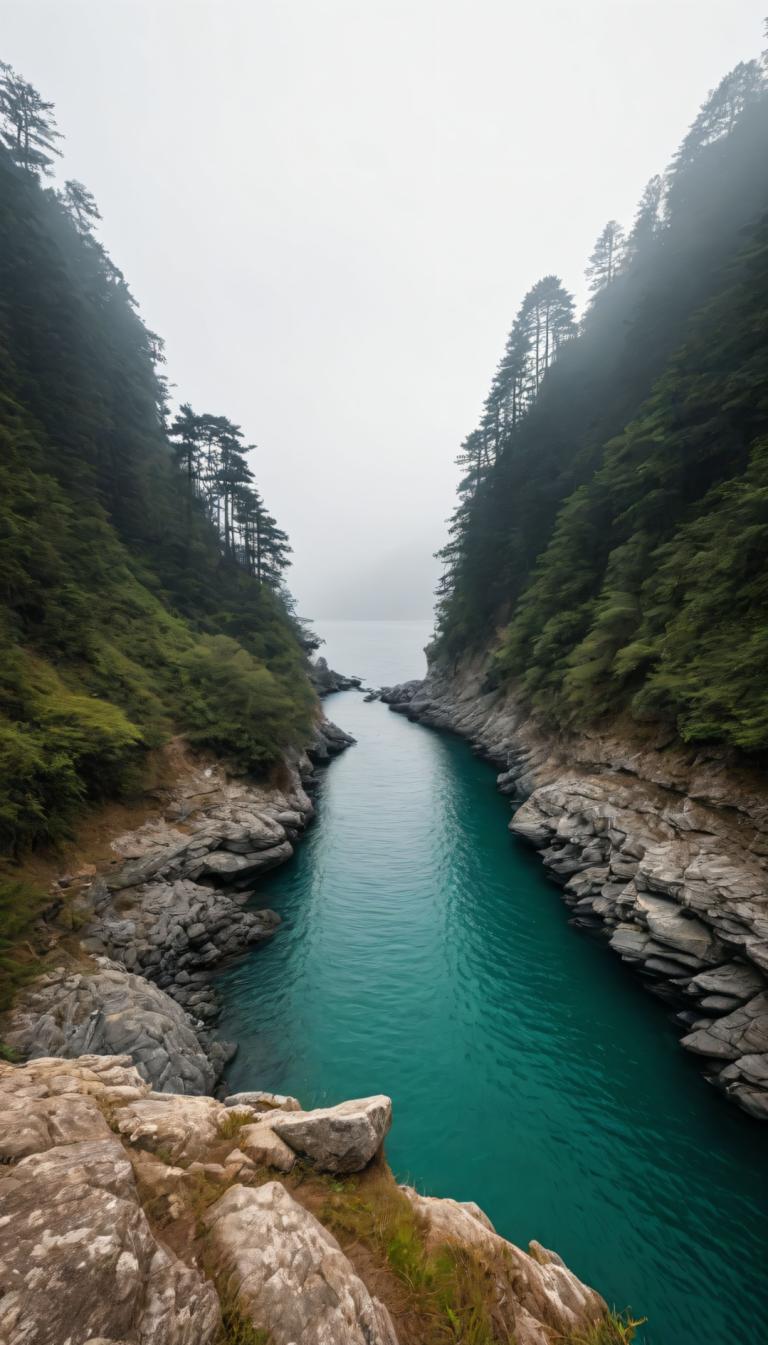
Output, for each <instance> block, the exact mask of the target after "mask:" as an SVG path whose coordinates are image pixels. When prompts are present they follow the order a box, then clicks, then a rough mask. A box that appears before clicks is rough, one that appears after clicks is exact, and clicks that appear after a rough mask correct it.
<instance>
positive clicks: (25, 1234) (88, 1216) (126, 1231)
mask: <svg viewBox="0 0 768 1345" xmlns="http://www.w3.org/2000/svg"><path fill="white" fill-rule="evenodd" d="M110 1075H111V1077H110ZM126 1075H127V1076H128V1078H129V1079H130V1080H132V1081H133V1082H134V1084H135V1086H137V1087H139V1086H140V1085H141V1080H140V1077H139V1075H138V1074H137V1072H136V1071H135V1070H134V1069H126V1068H125V1067H124V1066H120V1065H118V1066H115V1065H114V1063H113V1061H112V1060H111V1059H108V1060H105V1059H104V1058H99V1057H93V1056H92V1057H84V1058H83V1059H81V1060H78V1061H76V1062H69V1061H67V1062H62V1061H60V1060H55V1059H51V1060H40V1061H36V1062H34V1063H33V1064H31V1065H27V1066H25V1067H23V1068H19V1067H14V1066H3V1067H2V1068H0V1104H2V1105H3V1106H4V1105H5V1104H6V1103H7V1102H8V1101H9V1099H10V1100H13V1101H15V1102H21V1103H23V1105H24V1108H25V1111H26V1123H27V1130H28V1132H29V1131H30V1130H31V1129H33V1128H34V1126H35V1122H36V1121H37V1123H38V1126H37V1129H38V1134H39V1136H40V1140H41V1147H40V1148H39V1149H38V1150H36V1151H34V1150H31V1149H30V1151H29V1152H28V1153H27V1154H26V1156H25V1157H23V1158H21V1159H19V1161H17V1162H16V1163H14V1164H13V1166H10V1167H6V1168H5V1169H1V1170H0V1207H2V1217H1V1218H0V1264H2V1266H3V1286H2V1288H3V1292H2V1294H1V1295H0V1340H2V1341H4V1342H5V1341H8V1342H9V1345H10V1342H13V1343H14V1345H16V1342H19V1345H21V1342H23V1345H62V1342H64V1341H67V1342H69V1345H85V1343H86V1342H93V1341H94V1340H100V1339H104V1340H107V1341H109V1342H120V1341H130V1342H131V1345H211V1343H212V1342H213V1341H214V1340H215V1338H216V1336H217V1334H218V1332H219V1329H220V1313H219V1305H218V1300H217V1297H216V1294H215V1291H214V1289H213V1287H212V1286H211V1285H210V1284H209V1283H207V1282H206V1281H205V1280H204V1279H203V1278H202V1276H201V1275H200V1273H199V1272H198V1271H197V1270H193V1269H191V1268H190V1267H188V1266H186V1265H184V1264H183V1263H182V1262H181V1261H179V1260H178V1259H177V1258H176V1257H175V1256H174V1255H173V1254H172V1253H171V1252H170V1251H168V1250H167V1248H165V1247H164V1246H163V1245H162V1244H161V1243H159V1242H158V1241H157V1240H156V1238H155V1237H154V1234H153V1233H152V1230H151V1228H150V1226H149V1224H148V1222H147V1219H146V1216H145V1214H144V1211H143V1209H142V1207H141V1205H140V1203H139V1199H138V1192H137V1188H136V1183H135V1180H134V1176H133V1171H132V1168H131V1164H130V1162H129V1160H128V1158H127V1156H126V1153H125V1150H124V1149H123V1146H122V1145H121V1143H120V1142H119V1140H118V1139H117V1138H116V1137H115V1136H114V1135H113V1134H111V1132H110V1130H109V1127H108V1126H107V1125H106V1123H105V1121H104V1118H103V1116H102V1114H101V1111H100V1110H99V1106H98V1105H97V1102H98V1101H106V1100H108V1097H109V1094H110V1092H111V1091H112V1090H114V1089H115V1088H121V1087H129V1086H130V1084H121V1083H120V1078H121V1076H122V1077H125V1076H126ZM75 1104H77V1115H76V1117H75V1124H74V1126H71V1124H70V1123H71V1121H72V1115H73V1113H72V1108H73V1106H75ZM0 1125H1V1126H2V1129H3V1131H4V1132H5V1130H6V1125H5V1121H3V1122H0ZM57 1127H58V1129H57ZM68 1129H69V1131H70V1134H73V1133H74V1134H76V1135H77V1138H76V1139H74V1140H72V1142H63V1143H62V1142H61V1139H62V1138H63V1137H65V1136H66V1132H67V1130H68ZM52 1141H53V1142H52ZM27 1148H28V1149H29V1145H27Z"/></svg>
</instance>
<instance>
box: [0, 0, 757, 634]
mask: <svg viewBox="0 0 768 1345" xmlns="http://www.w3.org/2000/svg"><path fill="white" fill-rule="evenodd" d="M763 9H764V0H761V3H757V0H742V3H740V4H739V5H737V6H729V7H726V6H724V5H722V4H721V3H718V0H704V2H703V3H691V2H690V0H680V2H679V3H676V4H672V5H670V4H668V3H667V4H661V3H659V2H658V0H626V2H622V0H619V2H618V3H617V2H616V0H593V2H592V3H588V4H585V5H582V6H580V7H578V9H576V8H574V7H573V6H571V5H567V4H564V3H560V4H555V3H543V4H540V5H538V6H536V8H535V9H532V8H530V7H527V6H523V5H520V4H514V3H508V0H480V2H479V3H469V0H415V3H414V2H413V0H412V2H411V3H408V4H406V3H404V0H386V3H384V2H383V0H381V2H380V0H370V2H369V3H366V4H364V5H360V4H358V3H355V0H327V3H325V4H323V5H322V6H319V5H314V4H311V3H309V2H308V0H303V2H302V0H297V2H296V3H293V4H285V3H281V0H257V2H256V3H252V4H251V3H249V4H245V3H240V0H228V3H224V4H220V3H215V4H214V3H211V2H210V0H165V3H164V4H162V5H157V4H155V3H149V2H148V0H112V2H111V3H110V4H109V5H104V4H103V3H98V0H67V3H66V4H62V3H61V2H60V0H23V2H22V0H0V13H1V14H2V17H3V20H4V32H3V44H2V50H0V59H3V60H5V61H8V62H10V63H11V64H12V65H13V66H14V67H15V68H16V69H17V70H18V71H19V72H20V73H22V74H23V75H24V77H25V78H27V79H29V80H30V81H31V82H32V83H33V84H34V85H35V86H36V87H38V88H39V90H40V92H41V93H42V95H43V97H45V98H46V99H50V100H51V101H52V102H53V103H54V104H55V105H56V115H57V119H58V123H59V127H60V129H61V130H62V132H63V133H64V135H65V137H66V139H65V142H64V155H65V157H64V161H63V164H62V165H61V167H58V168H57V177H58V178H59V179H60V180H62V179H63V178H64V177H74V178H78V179H80V180H82V181H83V182H84V183H85V184H86V185H87V187H88V188H89V189H90V190H91V191H92V192H93V194H94V196H95V197H96V200H97V202H98V204H99V207H100V209H101V211H102V214H103V217H104V218H103V224H102V226H101V229H100V237H101V238H102V240H103V242H104V243H105V245H106V247H107V248H108V250H109V251H110V253H111V255H112V257H113V258H114V260H115V262H116V263H117V265H118V266H120V268H121V269H122V270H123V271H124V272H125V275H126V277H127V279H128V282H129V284H130V286H131V289H132V292H133V293H134V295H135V296H136V298H137V300H138V302H139V305H140V308H141V312H142V314H143V316H144V318H145V320H146V322H147V323H148V325H149V326H150V327H151V328H152V329H153V330H155V331H157V332H158V333H159V334H160V335H161V336H162V337H163V338H164V340H165V341H166V353H167V358H168V365H167V373H168V376H169V378H170V379H171V381H172V383H173V384H174V385H175V387H174V389H173V391H174V396H175V397H176V398H177V399H178V400H184V401H189V402H191V403H192V405H193V406H194V408H195V409H196V410H200V411H212V412H214V413H217V414H219V413H220V414H225V415H228V416H230V417H231V418H232V419H233V420H235V421H237V422H239V423H241V424H242V426H243V429H244V432H245V434H246V437H247V439H248V440H253V441H255V442H256V443H257V445H258V450H257V452H255V453H254V455H253V457H252V464H251V465H252V467H253V469H254V471H255V473H256V478H257V483H258V485H259V487H260V489H261V490H262V492H263V494H264V496H265V499H266V501H267V504H268V505H269V508H270V509H271V511H272V512H273V513H274V514H275V515H276V517H277V519H278V521H279V523H280V525H281V526H282V527H284V528H285V529H286V530H287V531H288V533H289V535H290V538H291V542H292V545H293V548H294V566H293V568H292V569H291V570H290V571H289V573H288V583H289V586H290V588H291V589H292V591H293V592H294V594H295V596H296V598H297V601H298V606H299V610H300V612H301V613H302V615H304V616H306V617H309V618H314V619H315V620H318V621H320V622H321V621H322V620H323V619H325V620H339V619H348V620H360V619H367V618H370V619H388V620H403V619H409V620H428V619H429V617H430V616H431V609H432V588H433V584H434V580H435V578H436V575H437V570H438V567H437V563H436V562H435V561H434V560H433V558H432V553H433V552H434V551H435V550H436V549H437V548H438V547H439V546H440V545H441V544H442V543H443V541H444V538H445V519H446V518H447V516H448V514H449V513H450V511H451V509H452V507H453V503H454V489H455V484H456V479H457V469H456V468H455V466H454V458H455V455H456V452H457V450H458V447H459V444H460V442H461V440H462V438H463V437H464V436H465V434H466V433H467V432H468V431H469V430H471V429H472V428H473V426H474V424H475V423H476V421H477V417H478V413H479V410H480V407H481V404H482V401H483V398H484V396H485V393H486V391H487V388H488V385H489V383H490V379H491V376H492V373H493V369H494V366H495V364H496V362H497V360H498V358H499V355H500V353H501V350H502V347H503V344H504V339H505V336H506V333H507V331H508V328H509V326H510V323H511V320H512V317H513V314H514V312H515V310H516V308H517V306H518V304H519V302H520V300H521V298H522V295H523V293H524V292H525V291H526V290H527V289H528V288H529V286H530V285H531V284H532V283H533V282H534V281H535V280H536V279H537V278H538V277H539V276H540V275H542V274H544V273H546V272H551V271H555V272H557V273H558V274H559V275H561V276H562V278H563V280H564V282H565V284H566V286H567V287H568V288H569V289H571V290H572V291H574V292H575V293H576V295H577V298H578V300H579V301H582V300H583V296H584V281H583V269H584V266H585V264H586V260H587V257H588V255H589V253H590V251H591V249H592V247H593V244H594V240H595V238H596V236H597V234H598V233H599V232H600V230H601V229H602V227H603V225H604V224H605V222H606V220H608V219H609V218H611V217H615V218H617V219H619V220H620V221H621V222H622V223H624V224H627V223H629V222H630V221H631V218H632V215H633V213H634V209H635V205H636V202H637V200H638V198H639V196H640V194H641V192H642V189H643V186H644V185H645V182H646V181H647V179H648V178H649V177H650V176H651V175H652V174H654V173H656V172H660V171H663V169H664V168H665V167H666V165H667V164H668V163H669V161H670V159H671V157H672V155H673V153H674V151H675V149H676V147H677V145H678V143H679V141H680V139H681V137H682V135H683V134H684V132H685V130H686V128H687V127H688V125H689V124H690V122H691V121H692V120H693V117H694V116H695V114H696V111H697V109H698V106H699V104H700V103H701V101H702V100H703V99H704V97H705V96H706V94H707V92H708V90H709V89H711V88H712V87H713V86H714V85H715V84H716V83H717V82H718V81H719V79H720V78H721V76H722V75H723V74H724V73H725V72H726V71H727V70H728V69H729V68H731V67H732V66H733V65H734V64H735V63H736V62H737V61H739V60H746V59H750V58H752V57H754V56H755V55H757V54H758V53H759V51H760V48H761V45H762V39H761V34H762V14H763Z"/></svg>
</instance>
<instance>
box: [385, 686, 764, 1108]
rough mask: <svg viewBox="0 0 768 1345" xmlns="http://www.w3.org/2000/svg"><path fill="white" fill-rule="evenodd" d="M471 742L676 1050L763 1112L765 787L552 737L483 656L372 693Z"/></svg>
mask: <svg viewBox="0 0 768 1345" xmlns="http://www.w3.org/2000/svg"><path fill="white" fill-rule="evenodd" d="M382 699H383V700H386V701H387V702H388V703H389V704H390V706H391V708H392V709H393V710H396V711H398V712H400V713H403V714H406V715H408V716H410V717H411V718H412V719H417V720H419V721H420V722H422V723H425V724H429V725H431V726H433V727H435V728H442V729H450V730H451V731H453V732H458V733H461V734H462V735H463V736H465V737H467V738H469V739H470V741H471V742H472V743H473V745H474V747H475V749H476V750H477V751H478V752H479V753H481V754H482V755H484V756H485V757H487V758H488V759H489V760H491V761H492V762H493V763H494V764H495V765H497V767H499V769H500V772H501V773H500V774H499V777H498V785H499V788H500V789H501V790H502V792H503V793H505V794H507V795H509V796H510V798H511V799H512V800H513V803H514V804H515V805H516V808H517V811H516V812H515V813H514V816H513V818H512V821H511V823H510V827H511V829H512V830H513V831H515V832H516V833H517V834H518V835H520V836H522V837H524V838H525V839H526V840H528V841H529V842H530V843H531V844H532V845H534V846H536V848H537V849H538V850H539V851H540V852H541V856H542V859H543V861H544V863H545V865H546V867H547V869H548V870H549V872H550V874H551V875H552V877H553V878H554V879H555V881H556V882H558V883H559V884H560V885H561V887H562V888H563V897H564V900H565V902H566V903H567V905H568V906H569V907H570V908H571V910H572V912H573V920H574V923H576V924H579V925H582V926H584V927H586V928H589V929H592V930H594V931H596V932H599V933H601V934H603V935H605V936H606V937H607V938H608V940H609V942H610V946H611V947H612V948H613V950H614V952H616V953H618V955H619V956H620V957H621V958H622V959H623V960H624V961H625V962H626V963H627V964H628V965H630V966H632V967H633V968H634V969H635V970H636V971H637V972H639V974H640V975H641V976H642V977H643V979H644V981H645V983H646V984H647V986H648V988H649V989H650V990H652V991H653V992H654V993H655V994H656V995H658V996H660V997H661V998H663V999H664V1000H666V1001H667V1002H668V1003H669V1004H671V1005H672V1006H673V1007H674V1009H675V1011H676V1015H677V1019H678V1023H679V1025H680V1027H681V1029H682V1032H683V1034H684V1035H683V1038H682V1044H683V1046H685V1047H686V1048H687V1049H688V1050H691V1051H693V1052H695V1053H696V1054H697V1055H698V1056H699V1057H700V1058H701V1059H702V1061H703V1062H705V1068H706V1072H707V1077H708V1078H709V1079H710V1081H711V1082H712V1083H713V1084H715V1086H716V1087H718V1088H719V1089H721V1090H722V1092H723V1093H724V1094H725V1095H726V1096H727V1097H729V1098H730V1099H732V1100H733V1101H734V1102H736V1103H738V1105H739V1106H740V1107H742V1108H743V1110H745V1111H747V1112H749V1113H750V1114H751V1115H753V1116H755V1117H758V1118H760V1119H768V1015H767V1014H766V1005H767V1004H768V1000H767V999H766V992H768V788H766V785H765V782H764V780H763V779H762V777H760V776H758V775H757V773H756V772H749V771H747V770H746V769H743V768H741V769H739V768H736V767H735V766H733V765H732V764H729V763H727V762H724V761H719V760H717V759H716V758H714V757H712V756H711V755H708V754H707V753H701V754H697V753H696V752H695V751H693V750H692V749H691V750H687V749H684V748H682V747H680V746H675V745H674V744H672V743H670V742H669V740H668V737H667V740H665V739H664V738H663V737H661V736H659V737H658V739H654V738H653V737H652V736H651V735H650V731H649V733H648V734H646V736H645V737H642V738H641V737H640V736H639V731H638V736H637V738H635V739H632V740H630V739H628V738H627V737H626V736H619V735H617V734H611V733H609V732H598V731H590V732H587V733H585V734H584V735H582V736H581V737H577V736H556V735H553V734H551V733H547V732H546V730H545V728H544V726H543V725H542V724H541V723H539V722H538V721H536V720H534V719H532V718H531V717H530V716H529V715H527V714H526V713H524V712H523V711H522V710H521V708H520V706H519V704H517V703H516V701H515V699H514V696H513V695H512V694H505V693H503V692H501V691H497V690H488V688H487V685H486V681H485V669H484V666H483V664H482V663H481V662H478V663H476V664H467V665H465V666H464V667H463V668H460V669H459V670H458V671H457V672H455V673H454V674H452V675H450V676H449V675H448V674H447V673H446V672H445V671H444V670H440V669H433V670H432V671H431V673H430V676H429V677H428V678H427V680H426V681H425V682H409V683H404V684H403V685H402V686H400V687H395V688H390V689H388V690H387V691H385V693H384V694H383V696H382Z"/></svg>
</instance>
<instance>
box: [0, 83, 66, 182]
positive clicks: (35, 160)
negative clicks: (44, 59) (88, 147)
mask: <svg viewBox="0 0 768 1345" xmlns="http://www.w3.org/2000/svg"><path fill="white" fill-rule="evenodd" d="M0 119H2V131H0V138H1V139H2V143H3V144H4V145H5V147H6V149H7V150H8V152H9V154H10V155H11V158H12V159H13V161H14V163H16V164H18V166H19V167H20V168H24V169H26V171H27V172H29V173H50V172H51V170H52V167H53V161H54V157H57V156H60V155H61V150H60V149H59V148H58V146H57V144H56V141H57V140H60V139H61V135H60V133H59V132H58V131H57V130H56V121H55V119H54V116H53V103H46V102H45V101H44V100H43V99H42V98H41V97H40V94H39V93H38V92H37V89H35V88H33V86H32V85H31V84H28V83H27V81H26V80H24V79H22V78H21V77H20V76H19V75H17V74H16V72H15V70H13V69H12V67H11V66H10V65H6V64H5V62H2V61H0Z"/></svg>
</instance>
